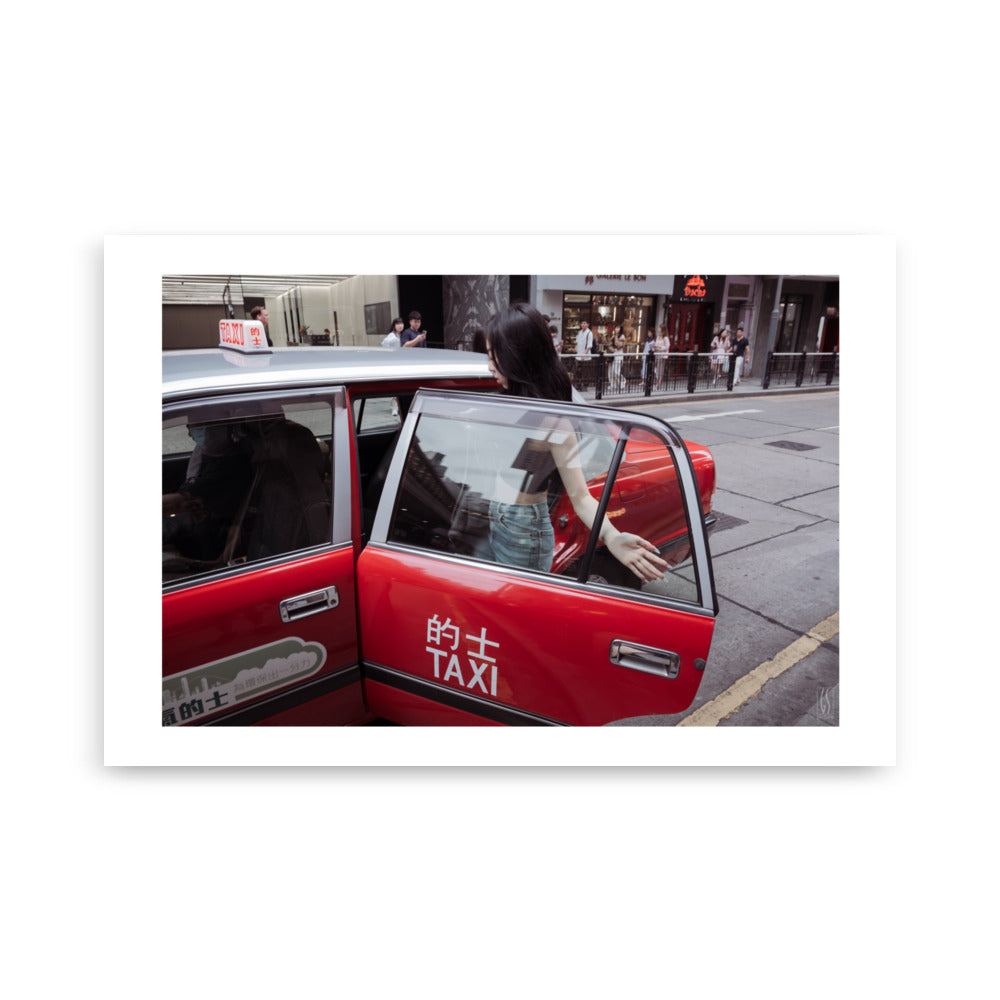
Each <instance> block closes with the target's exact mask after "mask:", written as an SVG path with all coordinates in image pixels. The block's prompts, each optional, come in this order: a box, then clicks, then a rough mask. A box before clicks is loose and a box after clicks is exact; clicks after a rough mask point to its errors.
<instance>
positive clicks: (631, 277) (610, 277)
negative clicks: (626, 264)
mask: <svg viewBox="0 0 1000 1000" xmlns="http://www.w3.org/2000/svg"><path fill="white" fill-rule="evenodd" d="M583 280H584V281H585V282H586V283H587V284H588V285H592V284H593V283H594V281H595V280H600V281H636V282H639V281H645V280H646V275H644V274H596V275H595V274H588V275H587V276H586V277H585V278H584V279H583Z"/></svg>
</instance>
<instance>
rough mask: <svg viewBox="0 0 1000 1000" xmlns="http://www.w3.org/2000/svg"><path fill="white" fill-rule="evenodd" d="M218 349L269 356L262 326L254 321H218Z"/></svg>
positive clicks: (257, 321) (269, 349)
mask: <svg viewBox="0 0 1000 1000" xmlns="http://www.w3.org/2000/svg"><path fill="white" fill-rule="evenodd" d="M219 347H224V348H226V350H229V351H239V352H240V353H241V354H270V353H271V348H270V347H269V346H268V343H267V334H266V333H264V324H263V323H261V322H260V320H256V319H220V320H219Z"/></svg>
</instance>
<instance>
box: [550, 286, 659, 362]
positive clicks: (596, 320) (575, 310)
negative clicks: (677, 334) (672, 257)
mask: <svg viewBox="0 0 1000 1000" xmlns="http://www.w3.org/2000/svg"><path fill="white" fill-rule="evenodd" d="M673 289H674V276H673V275H672V274H667V275H663V274H597V275H593V274H591V275H551V274H549V275H538V276H537V277H535V278H533V279H532V301H533V302H534V304H535V306H536V308H538V309H539V310H540V311H541V312H542V313H544V314H545V315H546V316H548V317H550V318H551V319H552V322H553V324H554V325H555V326H556V327H557V328H558V330H559V332H560V333H561V334H562V338H563V350H564V351H565V352H567V353H568V352H571V351H572V350H573V347H574V345H575V343H576V336H577V334H578V333H579V332H580V322H581V320H587V322H588V323H589V324H590V328H591V330H592V331H593V334H594V338H595V339H596V340H597V342H598V344H600V345H601V346H602V347H603V346H604V345H606V344H607V343H608V340H609V338H610V336H611V331H612V329H613V328H614V325H615V324H616V323H621V325H622V333H623V334H624V335H625V339H626V341H627V343H628V346H627V347H626V350H627V351H637V350H639V349H640V347H641V346H642V344H643V343H645V340H646V333H647V331H650V330H652V331H654V332H655V330H656V326H657V324H658V323H661V322H663V317H664V315H665V310H666V308H667V304H668V302H669V299H670V296H671V294H672V293H673Z"/></svg>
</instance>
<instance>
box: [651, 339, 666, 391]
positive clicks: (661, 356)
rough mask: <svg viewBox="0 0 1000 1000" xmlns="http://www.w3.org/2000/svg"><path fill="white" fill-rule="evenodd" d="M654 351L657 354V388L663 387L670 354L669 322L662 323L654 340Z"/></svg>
mask: <svg viewBox="0 0 1000 1000" xmlns="http://www.w3.org/2000/svg"><path fill="white" fill-rule="evenodd" d="M653 353H654V354H655V355H656V388H657V389H662V388H663V369H664V368H665V367H666V364H667V356H668V355H669V354H670V338H669V337H668V336H667V324H666V323H661V324H660V328H659V330H658V331H657V333H656V340H655V341H653Z"/></svg>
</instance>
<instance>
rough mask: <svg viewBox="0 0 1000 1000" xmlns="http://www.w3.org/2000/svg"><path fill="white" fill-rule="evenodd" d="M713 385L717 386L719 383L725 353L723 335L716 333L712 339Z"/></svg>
mask: <svg viewBox="0 0 1000 1000" xmlns="http://www.w3.org/2000/svg"><path fill="white" fill-rule="evenodd" d="M711 353H712V385H715V383H716V382H718V381H719V369H720V368H721V367H722V355H723V354H724V353H725V351H724V350H723V349H722V335H721V334H720V333H716V335H715V336H714V337H713V338H712V347H711Z"/></svg>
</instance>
